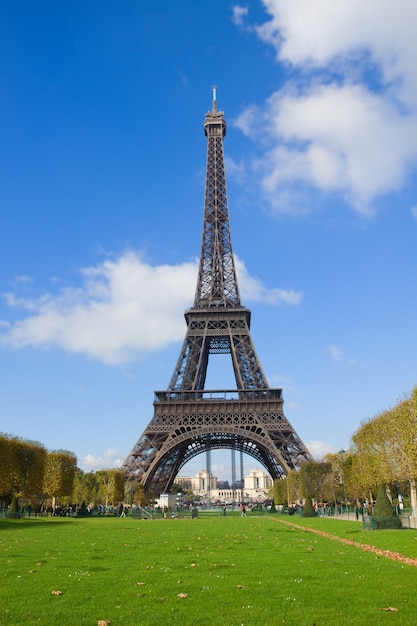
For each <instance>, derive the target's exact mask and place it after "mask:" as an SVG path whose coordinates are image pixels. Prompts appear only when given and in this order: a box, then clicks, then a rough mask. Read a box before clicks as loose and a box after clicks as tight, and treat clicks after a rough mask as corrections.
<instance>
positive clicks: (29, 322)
mask: <svg viewBox="0 0 417 626" xmlns="http://www.w3.org/2000/svg"><path fill="white" fill-rule="evenodd" d="M236 267H237V273H238V282H239V285H240V289H241V293H242V296H243V297H244V299H245V300H248V301H260V302H261V301H262V302H265V303H267V304H270V305H279V304H289V305H294V304H298V302H299V301H300V299H301V294H300V293H299V292H295V291H286V290H281V289H267V288H266V287H264V286H263V284H262V283H261V281H260V280H259V279H257V278H252V277H251V276H250V275H249V274H248V272H247V270H246V268H245V266H244V264H243V262H242V261H240V260H239V259H238V258H236ZM81 277H82V280H83V284H82V286H81V287H79V288H67V289H63V290H61V291H60V292H59V293H58V294H57V295H52V294H50V293H47V294H44V295H42V296H41V297H39V298H24V297H19V296H17V295H15V294H13V293H8V294H4V297H5V299H6V303H7V304H8V306H9V307H13V308H15V309H23V310H25V311H27V312H29V314H28V315H27V316H26V317H25V318H23V319H21V320H19V321H16V322H14V323H13V324H12V323H9V322H6V321H0V329H1V331H2V334H1V335H0V345H3V346H9V347H12V348H23V347H25V346H32V347H35V348H42V349H47V348H51V347H58V348H60V349H62V350H65V351H68V352H73V353H81V354H85V355H88V356H90V357H92V358H95V359H98V360H100V361H103V362H104V363H108V364H115V363H121V362H125V361H128V360H132V359H135V358H139V357H140V356H141V355H143V354H145V353H148V352H152V351H155V350H158V349H160V348H163V347H165V346H166V345H168V344H169V343H171V342H173V341H179V340H181V339H182V338H183V336H184V332H185V326H184V319H183V313H184V310H185V309H186V308H188V307H189V306H190V305H191V303H192V298H193V294H194V289H195V284H196V277H197V263H196V262H188V263H182V264H181V265H178V266H170V265H161V266H157V267H153V266H151V265H149V264H147V263H145V262H144V261H143V260H142V259H141V258H140V256H139V255H137V254H136V253H134V252H126V253H125V254H123V255H122V256H121V257H120V258H118V259H116V260H112V261H110V260H107V261H104V262H103V263H101V264H100V265H97V266H96V267H89V268H85V269H83V270H82V271H81Z"/></svg>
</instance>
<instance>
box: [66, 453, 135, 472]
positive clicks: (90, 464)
mask: <svg viewBox="0 0 417 626" xmlns="http://www.w3.org/2000/svg"><path fill="white" fill-rule="evenodd" d="M124 460H125V457H123V458H122V456H121V455H120V454H119V453H118V452H117V450H113V449H109V450H106V451H105V452H103V454H102V455H101V456H94V455H93V454H87V455H86V456H85V457H84V458H82V459H81V460H79V461H78V467H79V468H80V469H82V470H84V471H85V472H94V471H97V470H102V469H116V468H119V467H121V465H122V463H123V461H124Z"/></svg>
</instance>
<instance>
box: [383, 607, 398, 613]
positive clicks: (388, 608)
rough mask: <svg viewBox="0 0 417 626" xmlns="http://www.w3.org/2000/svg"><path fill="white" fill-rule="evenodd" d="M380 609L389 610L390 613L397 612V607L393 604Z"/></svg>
mask: <svg viewBox="0 0 417 626" xmlns="http://www.w3.org/2000/svg"><path fill="white" fill-rule="evenodd" d="M381 611H391V612H392V613H397V611H398V609H396V608H395V607H394V606H387V608H386V609H381Z"/></svg>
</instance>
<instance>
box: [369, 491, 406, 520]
mask: <svg viewBox="0 0 417 626" xmlns="http://www.w3.org/2000/svg"><path fill="white" fill-rule="evenodd" d="M372 519H373V524H374V528H375V530H386V529H395V528H402V523H401V520H400V518H399V517H397V515H396V514H395V508H394V507H393V506H392V504H391V502H390V501H389V498H388V494H387V488H386V485H380V486H379V487H378V494H377V496H376V503H375V509H374V514H373V518H372Z"/></svg>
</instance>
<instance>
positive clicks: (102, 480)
mask: <svg viewBox="0 0 417 626" xmlns="http://www.w3.org/2000/svg"><path fill="white" fill-rule="evenodd" d="M97 482H98V485H99V498H100V499H101V501H102V503H103V504H105V506H108V504H109V502H112V503H113V504H116V503H118V502H123V499H124V489H125V475H124V473H123V472H122V470H100V471H99V472H97Z"/></svg>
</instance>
